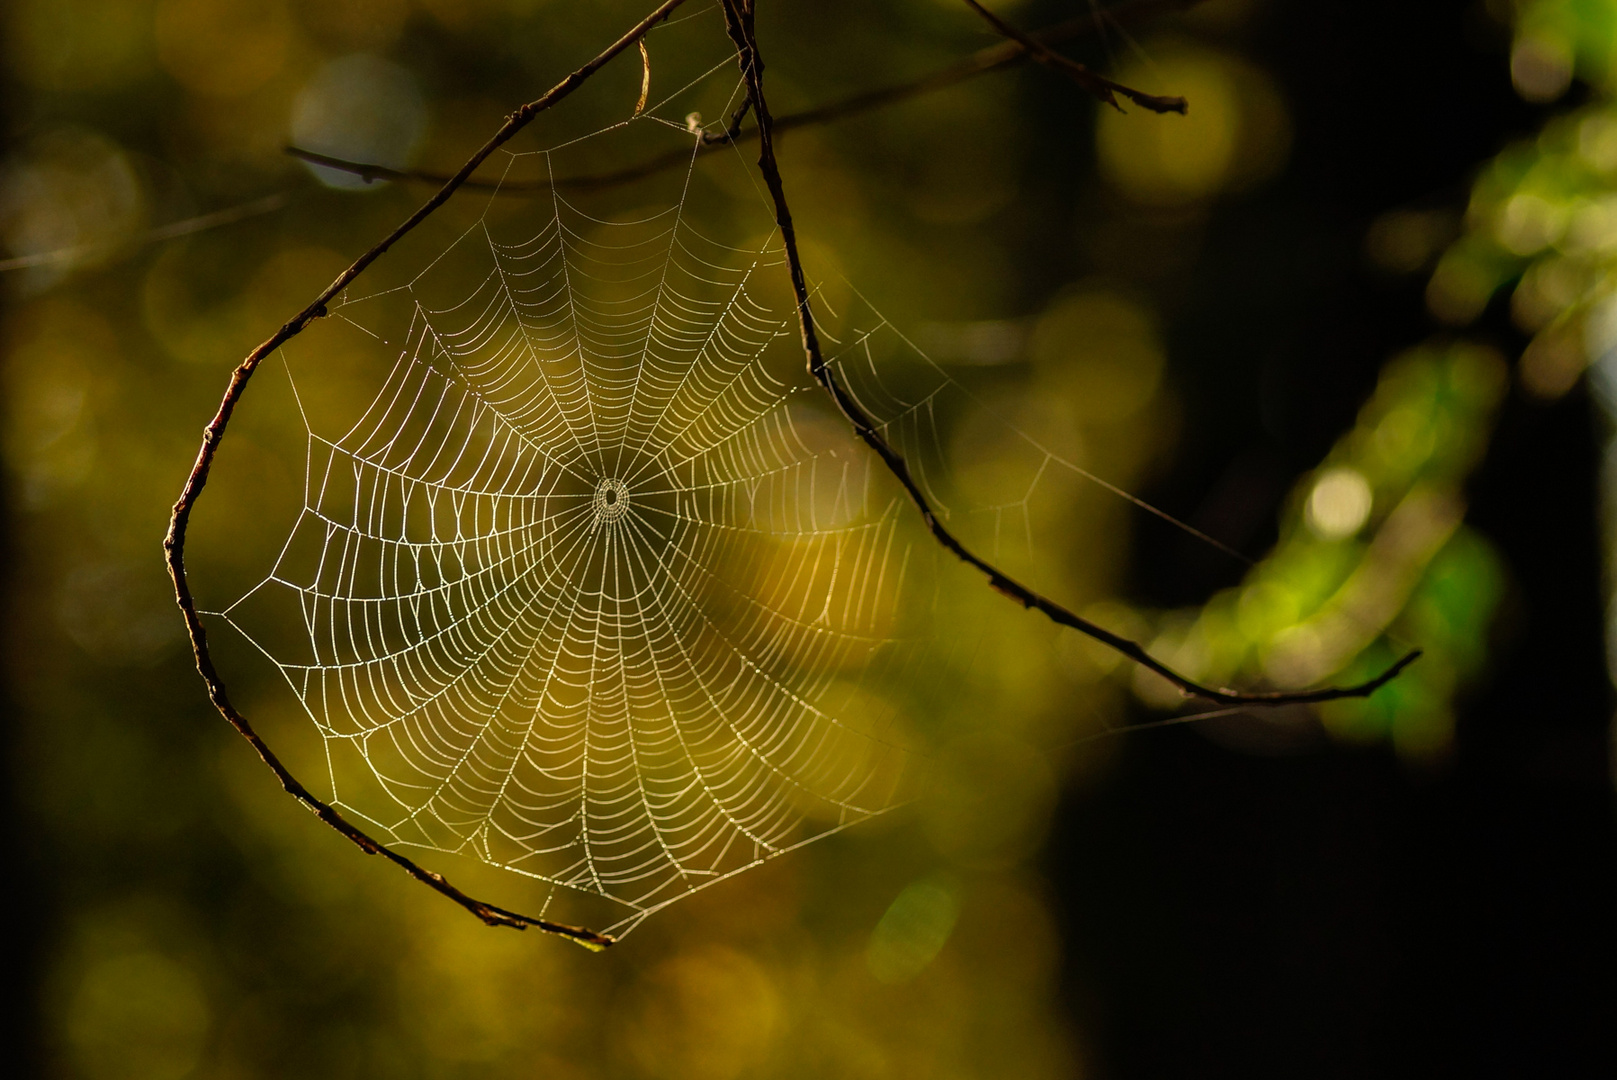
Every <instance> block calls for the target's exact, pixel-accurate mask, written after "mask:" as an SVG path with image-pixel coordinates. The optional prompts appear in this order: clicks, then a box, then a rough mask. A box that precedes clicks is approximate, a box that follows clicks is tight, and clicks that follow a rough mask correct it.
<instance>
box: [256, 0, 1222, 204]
mask: <svg viewBox="0 0 1617 1080" xmlns="http://www.w3.org/2000/svg"><path fill="white" fill-rule="evenodd" d="M1203 2H1204V0H1132V2H1130V3H1123V4H1118V5H1117V6H1116V7H1113V8H1108V9H1106V10H1105V11H1100V12H1096V13H1093V14H1090V15H1084V16H1080V17H1079V18H1076V19H1068V20H1067V21H1066V22H1062V23H1057V24H1055V25H1053V26H1049V27H1046V28H1045V29H1043V30H1036V31H1033V32H1031V33H1028V34H1026V35H1024V36H1025V37H1028V38H1031V39H1032V40H1035V41H1037V42H1040V43H1042V44H1044V45H1055V44H1059V43H1060V42H1063V41H1070V40H1072V39H1074V38H1078V37H1082V36H1085V35H1087V34H1091V33H1095V32H1096V30H1097V28H1098V27H1099V26H1100V21H1101V19H1102V18H1104V19H1106V20H1108V21H1110V22H1113V23H1116V24H1117V25H1119V26H1122V25H1128V24H1131V23H1137V22H1143V21H1145V20H1147V19H1152V18H1155V17H1157V16H1159V15H1164V14H1167V13H1169V12H1174V11H1182V10H1184V9H1185V8H1190V7H1194V6H1195V5H1197V4H1199V3H1203ZM1026 59H1028V50H1027V47H1026V46H1025V45H1024V44H1023V43H1022V42H1020V41H1015V40H1009V41H1004V42H1001V43H1000V44H998V45H990V46H989V47H988V48H985V49H979V50H977V51H976V52H974V53H972V54H971V55H970V56H968V57H966V58H965V59H963V60H958V61H956V62H955V63H953V64H949V65H948V66H946V67H942V68H939V69H938V70H937V71H934V72H932V73H930V74H928V75H923V76H921V77H920V78H918V79H911V80H909V81H907V82H902V83H895V84H893V85H891V86H883V87H879V88H877V89H875V90H865V91H861V92H860V93H857V94H852V95H850V96H848V97H845V98H841V99H839V100H837V101H832V102H828V103H826V104H824V105H816V106H815V107H814V108H812V109H804V110H803V111H802V112H795V113H787V114H786V115H784V116H778V117H776V118H775V134H777V135H780V134H783V133H785V132H787V131H794V130H796V129H798V128H806V127H813V126H815V125H818V124H825V123H830V122H832V121H835V120H845V119H847V118H848V117H850V116H858V115H860V114H862V113H867V112H871V111H874V110H876V109H882V108H886V107H887V106H889V105H896V104H898V103H899V102H901V101H908V100H910V99H911V98H917V97H922V96H924V95H926V94H932V93H936V92H938V91H939V90H947V89H948V88H949V87H951V86H956V85H958V84H960V83H963V82H967V81H969V80H971V79H975V78H977V77H978V76H981V75H987V74H990V73H992V72H995V71H1002V70H1004V69H1006V68H1009V67H1014V66H1015V65H1017V64H1020V63H1021V62H1023V61H1024V60H1026ZM750 104H751V99H750V98H749V99H748V102H747V104H746V105H744V106H743V107H742V108H743V111H742V113H741V114H740V115H738V116H737V117H735V118H734V119H733V120H732V121H731V124H730V128H729V130H728V131H726V132H725V133H724V134H722V135H713V136H709V137H705V138H704V139H703V140H702V142H703V145H702V147H701V148H700V149H699V150H698V151H697V153H699V154H702V153H707V152H709V151H711V150H713V149H716V148H718V147H719V146H727V145H729V144H730V143H732V142H745V141H748V140H750V139H755V138H757V137H758V130H757V129H756V128H749V129H748V130H746V131H742V130H740V125H741V120H742V118H743V117H744V116H745V109H746V108H747V107H749V106H750ZM286 153H288V154H290V155H291V156H292V157H295V158H298V159H299V160H301V161H307V162H309V163H310V164H311V165H323V166H325V167H326V168H328V169H339V170H341V171H343V172H348V173H353V174H354V175H356V176H360V177H363V178H364V179H366V180H372V181H374V180H404V181H417V182H421V183H430V184H442V183H444V182H445V181H447V180H448V179H449V177H448V176H447V175H445V174H443V173H435V172H430V171H425V170H419V169H393V168H389V167H388V166H385V165H375V164H369V163H366V162H360V161H349V160H347V159H345V158H339V157H333V156H331V155H329V154H320V153H316V152H315V151H313V150H305V149H303V148H301V147H297V146H289V147H287V148H286ZM690 160H691V152H690V150H689V148H687V147H680V148H679V149H677V150H672V151H669V152H668V153H666V154H658V155H656V156H654V157H651V158H648V159H647V160H646V161H643V162H641V163H640V164H638V165H631V166H629V167H627V168H623V169H616V170H613V171H611V172H603V173H589V174H584V175H581V176H563V177H558V178H556V179H554V180H551V179H549V178H545V179H540V180H478V179H473V180H468V181H467V182H466V183H465V185H464V186H465V187H468V188H477V189H480V190H484V191H494V192H497V193H499V194H501V195H527V194H534V193H544V192H549V191H551V190H552V189H558V190H562V191H581V190H582V191H595V190H599V189H601V188H608V187H614V186H616V185H618V184H627V183H632V182H633V181H635V180H640V179H642V178H644V177H647V176H652V175H655V174H656V173H659V172H662V171H663V170H665V169H671V168H675V167H677V166H680V165H685V164H688V163H689V162H690Z"/></svg>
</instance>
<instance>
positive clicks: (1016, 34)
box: [965, 0, 1186, 114]
mask: <svg viewBox="0 0 1617 1080" xmlns="http://www.w3.org/2000/svg"><path fill="white" fill-rule="evenodd" d="M965 3H966V6H967V7H969V8H971V10H973V11H975V12H976V13H977V14H979V15H981V16H982V17H983V18H985V19H987V20H988V23H989V25H990V26H992V27H993V28H994V29H995V30H998V31H999V32H1000V33H1001V34H1004V35H1005V36H1006V37H1008V38H1010V39H1011V40H1012V41H1014V42H1016V43H1017V44H1018V45H1020V46H1022V48H1024V49H1026V50H1027V53H1028V55H1029V56H1031V57H1033V59H1035V60H1037V61H1038V62H1039V63H1041V64H1043V65H1044V66H1045V67H1048V68H1051V69H1053V70H1055V71H1059V72H1061V73H1062V74H1063V75H1066V76H1067V77H1068V78H1070V79H1071V80H1072V81H1073V82H1075V83H1077V84H1078V85H1079V86H1081V87H1083V88H1084V89H1085V90H1088V91H1089V92H1090V93H1091V94H1093V95H1094V96H1095V97H1097V98H1099V99H1100V100H1101V101H1103V102H1105V103H1106V104H1108V105H1110V106H1111V107H1112V108H1114V109H1116V110H1117V111H1118V112H1122V111H1123V106H1121V105H1119V104H1118V103H1117V95H1118V94H1122V95H1123V96H1124V97H1126V98H1128V99H1129V100H1130V101H1132V102H1134V103H1135V104H1136V105H1139V106H1141V107H1142V108H1146V109H1150V110H1151V111H1152V112H1155V113H1170V112H1174V113H1180V114H1183V113H1184V111H1185V108H1186V104H1185V99H1184V98H1182V97H1160V96H1158V95H1156V94H1146V93H1142V92H1141V91H1139V90H1135V89H1133V88H1132V87H1128V86H1124V85H1123V84H1122V83H1120V82H1114V81H1113V80H1111V79H1108V78H1107V77H1106V76H1104V75H1096V74H1095V73H1094V72H1093V71H1090V70H1089V69H1088V68H1087V67H1085V66H1084V65H1082V64H1080V63H1078V61H1076V60H1069V59H1067V58H1066V57H1065V56H1062V55H1061V54H1060V53H1058V52H1056V51H1054V50H1053V49H1048V48H1046V47H1045V45H1044V43H1043V42H1041V41H1039V40H1038V39H1037V38H1035V37H1032V36H1030V35H1028V34H1026V33H1024V32H1023V31H1021V30H1018V29H1017V28H1016V27H1014V26H1012V25H1011V24H1010V23H1008V22H1006V21H1005V20H1004V19H1002V18H1000V17H999V16H998V15H995V14H994V13H993V12H992V11H989V10H988V9H987V8H985V7H983V6H982V5H981V4H979V3H978V2H977V0H965Z"/></svg>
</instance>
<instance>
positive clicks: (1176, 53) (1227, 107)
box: [1096, 41, 1291, 206]
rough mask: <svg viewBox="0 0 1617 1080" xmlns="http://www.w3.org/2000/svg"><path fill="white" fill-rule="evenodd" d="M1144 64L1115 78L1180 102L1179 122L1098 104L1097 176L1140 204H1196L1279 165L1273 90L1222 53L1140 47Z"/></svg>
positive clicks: (1253, 181)
mask: <svg viewBox="0 0 1617 1080" xmlns="http://www.w3.org/2000/svg"><path fill="white" fill-rule="evenodd" d="M1145 49H1146V54H1147V55H1148V56H1149V58H1150V59H1149V62H1147V61H1137V62H1135V63H1133V64H1130V65H1127V66H1125V67H1123V68H1121V69H1119V71H1118V72H1117V73H1116V76H1115V77H1116V78H1117V79H1118V81H1120V82H1122V83H1124V84H1125V85H1128V86H1136V87H1140V88H1143V89H1147V90H1152V91H1155V92H1158V93H1172V94H1177V95H1180V96H1182V97H1184V98H1186V99H1188V100H1189V102H1190V108H1189V111H1188V112H1187V113H1186V114H1185V115H1184V116H1175V115H1168V116H1152V115H1145V114H1142V115H1134V114H1133V113H1130V114H1128V115H1125V114H1123V113H1120V112H1118V111H1117V110H1115V109H1109V108H1105V107H1101V109H1100V118H1099V127H1098V129H1097V131H1096V138H1097V141H1098V148H1099V151H1100V163H1101V169H1102V171H1103V172H1104V173H1105V175H1106V177H1107V178H1108V179H1109V180H1110V181H1111V182H1112V186H1113V187H1115V188H1116V189H1117V190H1118V191H1119V192H1121V193H1122V194H1123V195H1124V196H1126V197H1127V198H1129V199H1132V200H1134V201H1136V202H1140V203H1145V204H1147V205H1158V206H1175V205H1183V204H1187V203H1195V202H1201V201H1205V200H1207V199H1209V198H1212V197H1214V196H1216V195H1219V194H1222V193H1224V192H1229V191H1241V190H1245V189H1247V188H1251V187H1254V186H1256V185H1258V184H1260V183H1262V182H1263V181H1265V180H1267V179H1269V178H1270V177H1272V176H1273V175H1274V174H1275V173H1276V172H1278V171H1279V169H1280V167H1281V166H1282V165H1284V164H1285V161H1286V155H1287V153H1288V152H1289V151H1290V147H1291V125H1290V120H1289V119H1288V117H1287V114H1286V109H1285V105H1284V103H1283V101H1282V99H1281V96H1280V92H1279V90H1278V89H1277V88H1276V87H1275V85H1274V83H1273V82H1272V81H1271V80H1270V79H1269V77H1268V76H1267V75H1266V74H1264V73H1263V72H1262V71H1260V70H1259V69H1257V68H1255V67H1253V66H1251V65H1250V64H1247V63H1246V62H1244V61H1242V60H1241V59H1239V58H1237V57H1235V56H1232V55H1229V54H1227V53H1222V52H1217V51H1214V50H1212V49H1208V48H1206V47H1203V46H1193V45H1189V44H1186V43H1182V42H1177V41H1161V42H1152V43H1148V44H1147V45H1146V46H1145Z"/></svg>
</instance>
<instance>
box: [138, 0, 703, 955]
mask: <svg viewBox="0 0 1617 1080" xmlns="http://www.w3.org/2000/svg"><path fill="white" fill-rule="evenodd" d="M683 2H684V0H664V2H663V3H662V4H661V5H660V6H659V7H658V8H657V9H656V10H655V11H653V12H652V13H651V14H650V15H647V16H646V17H645V18H644V19H642V20H640V22H639V23H638V24H636V25H635V27H634V28H633V29H631V30H630V31H629V32H628V33H626V34H624V35H623V36H622V37H621V38H619V39H618V40H617V41H615V42H613V43H612V44H611V45H609V46H607V48H606V49H605V50H603V51H602V52H601V53H600V55H598V56H596V57H595V59H593V60H591V61H590V62H589V63H587V64H585V65H584V66H583V67H581V68H579V69H578V70H577V71H575V72H573V73H572V74H571V75H569V76H567V77H566V78H565V79H563V80H562V81H561V82H559V83H557V84H556V85H555V86H553V87H551V89H550V90H549V92H547V93H546V94H545V95H544V96H543V97H541V98H538V99H536V100H534V101H530V102H528V104H526V105H524V106H522V107H521V108H520V109H518V110H517V111H516V112H514V113H512V114H511V115H510V116H508V117H506V119H505V123H504V124H503V125H501V127H500V129H499V130H498V131H496V132H495V133H494V135H493V137H492V138H490V139H489V140H488V142H486V143H484V144H483V145H482V147H480V148H479V149H478V150H477V152H476V153H474V154H472V156H471V157H470V158H468V159H467V160H466V163H465V164H464V165H462V166H461V167H460V169H459V170H458V171H457V172H456V173H455V174H454V175H453V176H451V177H449V178H448V179H447V180H446V181H445V182H444V185H443V187H442V188H440V189H439V190H438V191H437V192H436V193H434V194H433V196H432V197H431V198H430V199H428V200H427V201H426V202H424V203H422V204H421V206H420V208H419V209H417V210H416V212H415V213H413V214H411V215H410V216H409V217H408V218H406V219H405V220H404V221H403V222H401V223H400V224H399V225H398V227H397V228H395V229H394V230H393V231H392V232H390V233H388V235H387V236H385V237H383V238H382V240H381V241H379V242H378V243H377V244H376V245H375V246H374V247H372V248H371V249H370V250H369V251H367V252H365V253H364V254H363V255H361V256H360V257H359V258H357V259H355V260H354V262H353V265H351V266H349V267H348V269H346V270H344V271H343V272H342V273H341V274H339V275H338V276H337V279H336V280H335V281H333V282H332V283H331V284H330V285H327V286H326V287H325V289H324V290H323V291H322V292H321V293H320V295H319V296H317V297H315V298H314V300H313V301H311V302H310V303H309V305H308V306H307V307H305V308H304V309H303V310H302V311H300V312H298V313H297V314H296V315H294V316H293V317H292V318H291V319H289V320H288V321H287V322H286V324H285V325H284V326H282V327H281V328H280V329H279V330H277V331H276V332H275V333H274V334H272V335H271V336H270V337H269V339H268V340H267V341H265V342H264V343H263V344H262V345H260V346H259V347H258V348H256V349H254V350H253V351H252V352H250V353H248V354H247V358H246V359H245V360H243V361H242V362H241V364H240V365H239V366H238V367H237V368H236V370H235V371H234V372H232V373H231V376H230V384H229V386H227V387H226V388H225V396H224V399H223V400H222V401H220V403H219V411H218V412H217V413H215V414H214V417H213V420H212V421H210V422H209V424H208V426H207V427H206V428H204V429H203V432H202V448H201V449H200V450H198V451H197V458H196V463H195V464H194V465H193V466H192V467H191V475H190V476H189V477H187V479H186V481H185V488H184V489H183V490H182V491H181V492H180V498H179V501H177V502H176V503H175V504H174V514H173V516H172V517H171V518H170V519H169V527H168V535H167V536H165V537H164V538H163V551H164V553H165V555H166V556H167V559H168V570H169V576H170V577H171V578H172V579H173V580H174V599H175V602H176V603H177V604H179V606H180V612H181V613H182V614H183V615H184V616H185V627H186V630H187V631H188V632H189V633H190V635H191V649H192V652H193V653H194V654H195V657H196V666H197V672H198V673H199V674H200V675H201V676H202V681H203V682H205V683H206V684H207V687H208V697H209V699H210V700H211V701H212V702H213V705H214V708H216V709H218V710H219V714H220V715H221V716H223V717H224V718H225V719H226V720H227V721H229V722H230V726H231V727H233V728H235V729H236V731H237V732H238V733H239V734H240V735H241V737H242V738H244V739H246V740H247V741H248V742H249V743H250V744H252V747H253V749H254V750H256V751H258V756H259V757H260V758H261V759H263V762H264V764H265V765H267V766H269V769H270V771H271V772H273V773H274V774H275V778H276V779H277V780H279V781H280V782H281V787H283V788H284V789H285V790H286V792H287V793H288V794H289V795H291V796H292V797H293V798H295V799H297V800H298V801H299V802H301V803H302V804H303V805H304V806H306V807H307V808H308V809H309V810H311V811H313V813H314V815H315V816H316V817H318V818H319V819H320V820H321V821H323V822H325V823H326V824H327V825H329V826H331V827H332V828H333V829H335V830H336V831H337V832H339V833H341V834H342V835H343V836H345V837H347V838H348V840H349V841H350V842H352V843H353V844H354V845H355V846H357V847H358V848H359V849H360V850H362V851H364V852H365V853H366V854H369V855H380V856H382V857H383V858H385V859H387V860H388V861H390V862H392V863H393V864H394V865H396V866H398V867H399V868H400V869H401V870H403V871H404V872H405V873H407V874H409V875H410V876H411V877H413V878H415V879H416V880H417V881H419V882H421V883H422V884H424V885H426V886H428V887H429V888H431V889H434V890H436V891H437V892H439V893H441V894H442V895H444V896H446V897H448V898H449V899H451V900H453V901H454V902H455V903H457V904H459V905H460V906H461V907H463V908H465V909H466V910H467V911H469V912H471V913H472V914H473V915H476V916H477V917H478V918H479V919H482V920H483V921H484V922H485V923H487V924H488V925H490V926H509V927H511V928H513V929H516V930H525V929H527V928H528V927H530V926H531V927H534V928H536V929H539V930H543V931H545V932H546V933H550V934H557V935H560V936H562V937H565V938H567V939H569V940H571V941H575V942H577V943H578V944H580V945H583V946H585V947H586V948H589V949H604V948H606V947H607V946H608V945H611V944H612V943H613V941H614V939H613V938H612V937H611V936H610V935H608V934H602V933H599V932H597V931H595V930H589V929H586V928H585V927H582V926H568V925H567V924H565V923H557V922H551V921H549V920H547V919H541V918H537V917H535V916H531V915H523V914H521V913H519V912H515V911H508V910H506V909H505V908H502V907H496V906H495V905H493V904H490V903H487V902H485V901H482V900H478V899H477V898H475V897H472V896H468V895H467V894H466V893H463V892H461V891H460V890H459V889H457V888H456V887H455V886H453V885H451V884H450V883H449V881H448V880H447V879H446V878H445V877H444V876H443V875H442V874H438V873H435V872H433V871H431V870H428V869H426V868H425V867H423V866H420V865H418V864H417V863H415V862H414V861H412V860H411V859H409V858H406V857H405V856H403V855H401V854H399V853H398V852H396V851H394V850H392V849H391V848H389V847H387V846H385V845H383V844H382V843H381V842H380V841H378V840H376V839H374V838H372V837H371V836H370V835H369V834H368V833H366V832H365V831H364V830H362V829H360V828H359V827H358V826H357V825H355V824H354V823H353V822H351V821H349V820H348V819H347V818H346V817H344V816H343V815H342V813H341V811H339V810H338V809H337V808H336V807H334V806H332V805H331V804H330V803H327V802H324V801H322V800H321V799H319V798H317V797H316V796H315V795H314V793H313V792H311V791H309V789H308V788H306V787H304V786H303V784H302V782H300V781H299V780H298V779H297V777H295V776H293V775H292V772H291V770H289V769H288V768H287V767H286V766H285V765H284V764H283V763H282V762H281V760H280V758H278V757H277V756H276V755H275V753H274V751H272V750H271V749H270V748H269V745H268V744H267V743H265V742H264V740H263V738H262V737H261V736H260V735H259V734H258V732H257V731H255V730H254V728H253V726H252V724H251V723H249V722H248V720H247V717H246V716H244V715H242V713H240V712H239V711H237V709H236V706H235V705H234V704H233V703H232V702H231V700H230V695H229V694H228V693H227V692H226V691H225V683H224V678H223V676H221V675H220V674H219V671H218V669H217V668H216V667H215V666H214V663H213V657H212V655H211V654H210V653H209V651H208V635H207V632H206V630H205V629H204V627H203V625H202V617H201V615H200V614H198V612H197V607H196V601H195V599H194V598H193V597H192V595H191V586H190V582H189V581H188V580H187V578H186V576H185V534H186V528H187V527H188V526H189V524H190V521H191V511H192V510H193V509H194V508H195V507H196V503H197V500H198V499H199V498H201V496H202V490H203V487H204V485H206V484H207V482H208V473H209V471H210V470H211V469H212V468H213V459H214V455H215V454H216V453H217V452H218V449H219V443H220V441H221V440H222V439H223V438H224V435H225V427H226V426H227V425H228V424H229V423H230V417H231V414H233V413H234V412H235V410H236V403H237V402H238V401H240V400H241V395H242V393H243V392H244V391H246V389H247V381H248V380H249V379H251V378H252V377H253V372H254V371H256V370H258V365H259V363H260V362H262V361H263V359H264V358H265V357H266V356H268V355H270V354H271V353H273V352H274V351H275V350H276V349H278V348H280V347H281V346H282V345H283V344H285V343H286V342H287V341H289V340H291V339H292V338H294V337H296V336H297V335H298V334H300V333H302V332H303V330H304V328H305V327H307V326H308V325H309V324H310V323H311V322H313V321H314V320H315V319H318V318H321V317H323V316H324V315H325V314H326V304H327V303H328V302H329V301H330V300H331V299H332V298H333V297H335V296H336V295H337V294H338V293H340V292H342V290H343V289H345V288H347V287H348V285H349V284H350V283H351V282H352V281H353V280H354V279H355V278H357V277H358V276H359V275H360V274H362V273H364V272H365V269H366V267H368V266H370V265H371V263H373V262H375V261H376V260H377V259H379V258H381V257H382V255H383V254H384V253H385V252H386V251H387V250H388V248H390V247H392V246H393V245H394V244H395V243H397V242H398V241H399V239H400V238H401V237H403V236H404V235H405V234H406V233H408V232H409V231H410V230H412V229H414V228H415V227H416V226H417V225H419V224H421V223H422V222H423V221H425V220H426V219H427V217H428V216H430V215H431V214H432V212H433V211H435V210H437V209H438V208H439V207H440V206H442V205H443V204H444V203H446V202H448V201H449V197H450V196H451V195H453V194H454V193H455V192H456V191H457V190H458V189H459V188H461V187H462V186H464V185H465V183H466V181H467V180H468V179H469V178H470V177H471V175H472V173H473V172H475V171H477V167H478V166H479V165H481V164H482V163H483V162H484V160H485V159H487V158H488V156H489V155H490V154H492V153H494V151H495V150H498V149H499V148H500V147H501V146H502V145H504V144H505V143H506V142H507V141H508V140H509V139H510V138H511V137H512V136H514V135H515V134H516V133H517V132H519V131H521V130H522V129H523V128H525V127H527V126H528V124H529V123H531V122H532V121H533V118H534V117H536V116H538V115H539V114H540V113H542V112H544V111H545V110H546V109H548V108H550V107H551V106H552V105H555V104H556V103H557V102H559V101H561V100H562V99H563V98H565V97H567V95H569V94H571V93H572V92H573V91H574V90H576V89H578V88H579V87H580V86H581V85H583V83H584V82H585V80H587V79H588V78H589V77H590V76H591V75H593V74H595V72H597V71H598V70H600V69H601V68H602V67H603V66H605V64H606V63H607V61H609V60H611V59H612V58H613V57H614V56H617V55H618V54H619V53H621V52H623V51H624V50H625V49H628V48H630V47H631V46H633V45H634V44H636V43H637V42H639V41H640V40H641V39H642V38H644V37H645V36H646V34H647V32H649V31H650V30H651V28H652V27H653V26H656V25H657V24H658V23H660V22H662V21H663V20H664V19H666V18H667V17H668V15H669V13H670V12H672V11H673V10H674V9H675V8H677V7H679V5H680V4H682V3H683Z"/></svg>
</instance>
